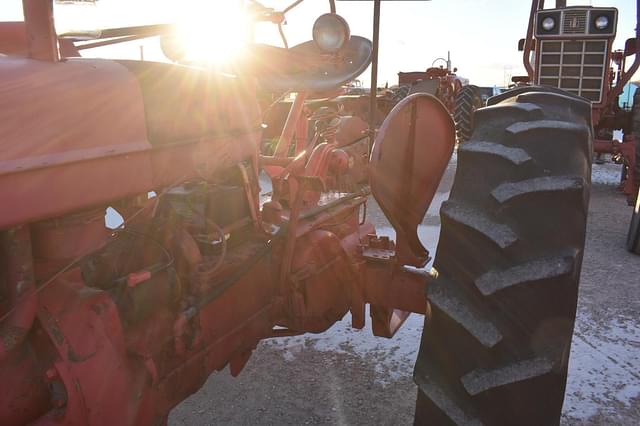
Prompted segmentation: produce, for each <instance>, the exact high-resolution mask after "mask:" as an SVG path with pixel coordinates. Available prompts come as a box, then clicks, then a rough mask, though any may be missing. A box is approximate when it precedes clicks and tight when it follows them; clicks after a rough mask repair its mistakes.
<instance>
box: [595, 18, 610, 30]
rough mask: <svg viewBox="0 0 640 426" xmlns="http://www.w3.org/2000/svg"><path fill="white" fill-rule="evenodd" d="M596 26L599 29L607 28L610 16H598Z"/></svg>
mask: <svg viewBox="0 0 640 426" xmlns="http://www.w3.org/2000/svg"><path fill="white" fill-rule="evenodd" d="M595 24H596V28H597V29H599V30H604V29H605V28H607V27H608V26H609V18H607V17H606V16H604V15H602V16H598V17H597V18H596V22H595Z"/></svg>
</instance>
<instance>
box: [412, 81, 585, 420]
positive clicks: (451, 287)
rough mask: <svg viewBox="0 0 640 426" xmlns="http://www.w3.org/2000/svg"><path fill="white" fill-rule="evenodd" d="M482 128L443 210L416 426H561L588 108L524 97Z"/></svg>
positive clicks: (489, 116)
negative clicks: (426, 425) (553, 425)
mask: <svg viewBox="0 0 640 426" xmlns="http://www.w3.org/2000/svg"><path fill="white" fill-rule="evenodd" d="M475 121H476V124H475V129H474V131H473V135H470V136H471V139H470V140H469V141H468V142H467V143H465V144H464V145H461V146H460V148H459V151H458V166H457V170H456V176H455V181H454V184H453V188H452V190H451V196H450V198H449V200H448V201H447V202H445V203H444V204H443V206H442V209H441V211H440V216H441V219H442V231H441V235H440V240H439V242H438V248H437V255H436V260H435V264H434V267H435V268H436V269H437V270H438V272H439V275H438V278H437V280H436V281H435V282H434V283H432V284H431V285H430V287H429V289H428V292H427V300H428V302H429V305H430V312H431V314H430V315H428V316H427V317H425V326H424V331H423V335H422V342H421V344H420V352H419V354H418V359H417V361H416V366H415V371H414V380H415V382H416V384H417V385H418V398H417V402H416V416H415V424H417V425H423V424H433V425H448V424H457V425H473V424H485V425H552V424H556V425H557V424H558V423H559V421H560V415H561V411H562V403H563V399H564V391H565V385H566V380H567V367H568V361H569V352H570V348H571V339H572V334H573V326H574V322H575V315H576V305H577V297H578V280H579V277H580V268H581V265H582V257H583V250H584V241H585V231H586V221H587V207H588V202H589V191H590V186H591V178H590V176H591V149H592V148H591V140H592V131H591V106H590V105H589V103H587V102H584V101H582V100H579V99H576V98H573V97H570V96H564V95H560V94H556V93H548V92H528V93H522V92H519V93H516V94H513V96H512V97H505V98H504V99H503V100H502V101H501V102H499V103H497V104H496V105H494V106H491V107H487V108H482V109H479V110H478V111H476V116H475ZM558 152H562V155H558ZM428 311H429V310H428Z"/></svg>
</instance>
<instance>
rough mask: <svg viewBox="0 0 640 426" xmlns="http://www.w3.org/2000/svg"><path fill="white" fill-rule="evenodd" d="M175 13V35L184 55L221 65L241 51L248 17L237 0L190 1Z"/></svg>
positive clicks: (245, 41)
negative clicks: (231, 0) (176, 19)
mask: <svg viewBox="0 0 640 426" xmlns="http://www.w3.org/2000/svg"><path fill="white" fill-rule="evenodd" d="M194 3H198V4H196V5H194V7H190V8H185V9H183V12H182V13H181V14H180V16H178V38H179V39H180V41H181V42H182V43H183V44H184V46H185V48H186V59H190V60H198V61H206V62H210V63H212V64H218V65H222V64H225V63H229V62H232V61H233V60H234V59H237V58H238V57H239V56H241V55H242V53H243V52H244V48H245V46H246V43H247V41H248V40H247V30H248V25H249V23H248V20H247V18H246V15H245V14H244V12H243V10H242V6H241V4H240V3H241V2H225V4H224V6H221V5H220V3H219V2H215V1H204V0H200V1H194Z"/></svg>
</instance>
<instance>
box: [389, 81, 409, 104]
mask: <svg viewBox="0 0 640 426" xmlns="http://www.w3.org/2000/svg"><path fill="white" fill-rule="evenodd" d="M389 90H390V91H391V93H392V98H393V100H394V101H395V102H400V101H401V100H403V99H404V98H406V97H407V95H408V94H409V90H411V86H409V85H406V84H404V85H402V86H398V87H392V88H391V89H389Z"/></svg>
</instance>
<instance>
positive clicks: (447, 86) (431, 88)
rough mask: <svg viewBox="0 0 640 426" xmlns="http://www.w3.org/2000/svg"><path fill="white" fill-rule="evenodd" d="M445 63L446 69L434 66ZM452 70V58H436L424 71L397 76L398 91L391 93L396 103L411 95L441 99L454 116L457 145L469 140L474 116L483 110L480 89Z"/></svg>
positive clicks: (448, 56) (396, 89)
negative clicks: (440, 62)
mask: <svg viewBox="0 0 640 426" xmlns="http://www.w3.org/2000/svg"><path fill="white" fill-rule="evenodd" d="M438 61H444V62H445V64H446V68H445V67H443V66H442V65H440V66H439V67H436V66H434V65H435V64H436V63H437V62H438ZM457 71H458V69H457V68H453V69H452V68H451V55H450V54H449V53H448V54H447V59H444V58H438V59H436V60H435V61H433V64H432V66H431V67H430V68H427V70H426V71H413V72H399V73H398V87H397V88H395V90H394V96H395V98H396V100H400V99H402V98H404V97H405V96H407V95H408V94H412V93H428V94H430V95H433V96H435V97H437V98H438V99H440V101H442V103H443V104H444V105H445V106H446V107H447V109H448V110H449V113H451V115H452V116H453V119H454V122H455V124H456V134H457V137H458V142H459V143H464V142H466V141H468V140H469V139H470V138H471V134H472V132H473V114H474V112H475V110H477V109H478V108H481V107H482V106H483V102H482V96H481V94H480V89H479V88H478V87H477V86H473V85H470V84H469V80H468V79H466V78H462V77H460V76H458V75H457V74H456V72H457Z"/></svg>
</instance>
